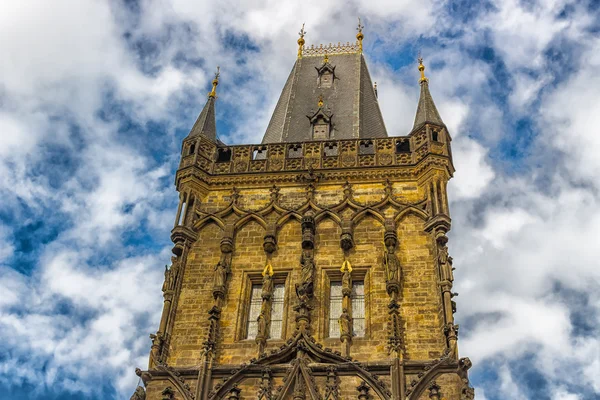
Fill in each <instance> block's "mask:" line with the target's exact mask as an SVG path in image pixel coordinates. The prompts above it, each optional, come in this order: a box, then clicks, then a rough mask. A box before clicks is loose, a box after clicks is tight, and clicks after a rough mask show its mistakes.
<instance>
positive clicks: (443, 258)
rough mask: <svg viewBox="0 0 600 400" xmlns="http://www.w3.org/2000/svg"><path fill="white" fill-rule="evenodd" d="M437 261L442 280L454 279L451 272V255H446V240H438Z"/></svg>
mask: <svg viewBox="0 0 600 400" xmlns="http://www.w3.org/2000/svg"><path fill="white" fill-rule="evenodd" d="M446 240H447V239H446ZM438 263H439V265H440V275H441V278H442V281H450V282H452V281H454V274H453V273H452V257H450V256H449V255H448V246H446V242H444V241H440V242H438Z"/></svg>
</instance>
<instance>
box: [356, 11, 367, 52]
mask: <svg viewBox="0 0 600 400" xmlns="http://www.w3.org/2000/svg"><path fill="white" fill-rule="evenodd" d="M363 28H364V26H363V25H361V24H360V17H358V27H357V28H356V30H357V31H358V33H357V34H356V39H357V40H358V49H359V51H360V52H361V53H362V51H363V46H362V41H363V39H364V38H365V35H363V33H362V30H363Z"/></svg>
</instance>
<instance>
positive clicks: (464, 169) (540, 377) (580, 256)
mask: <svg viewBox="0 0 600 400" xmlns="http://www.w3.org/2000/svg"><path fill="white" fill-rule="evenodd" d="M239 3H240V2H235V1H230V0H220V1H204V0H189V1H187V0H172V1H168V0H138V1H136V0H132V1H125V0H123V1H118V0H106V1H100V0H77V1H73V0H71V1H67V0H53V1H43V0H39V1H34V0H30V1H4V2H2V3H1V4H0V55H1V61H0V199H1V200H0V342H1V343H3V350H2V351H0V393H2V396H6V397H10V398H12V399H34V398H40V399H55V398H56V399H58V398H60V399H71V398H73V399H81V398H86V399H88V398H89V399H108V398H129V396H130V395H131V393H132V391H133V390H134V388H135V385H136V382H137V377H136V376H135V375H134V373H133V370H134V368H135V367H136V366H142V367H144V366H145V365H146V364H147V354H148V350H149V345H150V342H149V339H148V334H149V333H150V332H152V331H155V330H156V328H157V326H158V320H159V313H160V310H161V293H160V286H161V281H162V268H163V267H164V264H166V263H167V262H168V260H169V253H170V252H169V248H170V246H169V245H170V242H169V230H170V228H171V227H172V223H173V220H174V216H175V211H176V206H177V205H176V201H177V194H176V192H175V190H174V186H173V176H174V173H175V169H176V166H177V162H178V158H179V149H180V143H181V140H182V139H183V138H184V137H185V135H186V134H187V132H188V131H189V129H190V127H191V126H192V124H193V122H194V120H195V118H196V117H197V115H198V113H199V111H200V109H201V107H202V105H203V104H204V102H205V99H206V93H207V92H208V91H209V88H210V80H211V79H212V74H213V72H214V70H215V67H216V66H217V65H220V66H221V84H220V85H219V99H218V102H217V118H218V129H219V136H220V138H221V139H222V140H223V141H225V142H227V143H256V142H259V141H260V139H261V137H262V135H263V133H264V130H265V128H266V124H267V122H268V119H269V117H270V113H271V111H272V109H273V107H274V104H275V102H276V101H277V98H278V96H279V92H280V90H281V88H282V86H283V83H284V80H285V79H286V77H287V75H288V74H289V71H290V69H291V67H292V64H293V62H294V60H295V56H296V39H297V32H298V30H299V28H300V26H301V24H302V23H303V22H306V30H307V32H308V34H307V36H306V40H307V43H308V44H318V43H329V42H338V41H343V42H345V41H351V40H353V39H354V35H355V33H356V31H355V26H356V17H357V16H361V17H362V19H363V22H364V25H365V26H366V27H365V30H364V33H365V54H366V57H367V60H368V63H369V68H370V71H371V74H372V76H373V79H374V80H375V81H377V82H378V85H379V99H380V103H381V106H382V110H383V114H384V118H385V120H386V124H387V127H388V132H390V134H392V135H405V134H407V133H408V132H409V130H410V128H411V127H412V120H413V118H414V113H415V110H416V102H417V98H418V89H419V87H418V82H417V81H418V71H417V69H416V62H415V58H416V55H417V53H418V52H419V51H421V53H422V55H423V57H424V58H425V60H426V65H427V67H428V68H427V71H426V72H427V75H428V77H429V78H430V88H431V92H432V94H433V97H434V99H435V101H436V103H437V105H438V108H439V110H440V113H441V115H442V118H443V119H444V120H445V122H446V124H447V125H448V126H449V129H450V133H451V135H452V136H453V139H454V141H453V150H454V160H455V165H456V169H457V172H456V174H455V177H454V179H453V180H452V181H451V185H450V189H449V190H450V191H451V199H452V202H451V212H452V217H453V230H452V232H451V238H450V239H451V242H450V249H451V253H452V255H453V256H454V259H455V266H457V271H456V285H455V287H456V290H457V291H458V292H459V293H460V296H459V297H458V299H457V300H458V314H457V319H458V322H459V323H460V325H461V335H460V342H459V344H460V350H461V353H462V354H463V355H468V356H469V357H470V358H471V360H472V361H473V363H474V367H473V369H472V370H471V377H472V382H473V384H474V385H475V386H476V391H477V397H478V398H479V399H552V400H559V399H561V400H575V399H597V398H598V396H600V262H599V261H598V257H597V253H598V252H599V251H600V239H599V238H600V179H599V176H600V157H599V154H600V131H599V128H598V127H599V126H600V73H599V71H600V17H599V15H600V4H599V3H598V2H597V1H589V2H585V1H581V2H577V1H569V0H539V1H537V0H523V1H518V0H504V1H500V0H498V1H495V0H488V1H483V2H480V1H467V0H459V1H452V2H444V1H441V0H435V1H430V0H422V1H419V2H410V1H404V0H370V1H364V2H361V1H356V0H350V1H346V2H344V3H342V2H340V1H331V0H318V1H316V0H304V1H294V2H284V1H281V0H252V1H245V2H244V4H239Z"/></svg>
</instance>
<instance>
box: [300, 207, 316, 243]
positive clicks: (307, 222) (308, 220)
mask: <svg viewBox="0 0 600 400" xmlns="http://www.w3.org/2000/svg"><path fill="white" fill-rule="evenodd" d="M314 247H315V216H314V212H313V211H312V210H308V211H307V212H306V213H305V214H304V216H303V217H302V248H303V249H313V248H314Z"/></svg>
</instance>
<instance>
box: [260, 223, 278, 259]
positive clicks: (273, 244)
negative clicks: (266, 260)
mask: <svg viewBox="0 0 600 400" xmlns="http://www.w3.org/2000/svg"><path fill="white" fill-rule="evenodd" d="M263 249H264V251H265V253H267V254H272V253H274V252H275V250H277V227H275V226H271V227H269V229H268V230H267V233H266V234H265V236H264V241H263Z"/></svg>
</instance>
